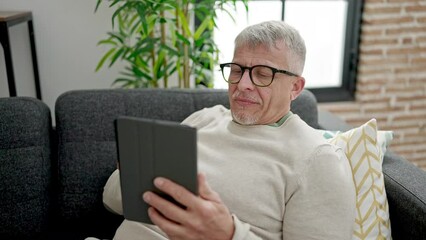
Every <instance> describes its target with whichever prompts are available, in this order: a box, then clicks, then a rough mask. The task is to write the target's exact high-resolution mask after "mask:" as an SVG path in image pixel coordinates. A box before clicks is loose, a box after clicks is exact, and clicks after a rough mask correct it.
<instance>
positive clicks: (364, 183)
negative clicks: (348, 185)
mask: <svg viewBox="0 0 426 240" xmlns="http://www.w3.org/2000/svg"><path fill="white" fill-rule="evenodd" d="M319 131H322V132H323V135H324V137H325V138H328V139H329V141H330V142H331V143H333V144H336V145H337V146H339V147H340V148H342V149H343V151H344V152H345V154H346V156H347V158H348V160H349V163H350V166H351V169H352V175H353V176H352V177H353V180H354V184H355V189H356V196H357V204H356V215H355V225H354V233H353V239H391V230H390V228H391V226H390V220H389V205H388V201H387V198H386V191H385V185H384V178H383V172H382V163H383V157H384V154H385V152H386V147H387V146H388V144H389V141H390V140H391V139H392V136H391V133H390V132H388V131H381V132H380V133H379V132H378V130H377V123H376V120H375V119H372V120H370V121H368V122H367V123H365V124H364V125H362V126H360V127H358V128H353V129H351V130H348V131H346V132H343V133H342V132H330V131H324V130H319Z"/></svg>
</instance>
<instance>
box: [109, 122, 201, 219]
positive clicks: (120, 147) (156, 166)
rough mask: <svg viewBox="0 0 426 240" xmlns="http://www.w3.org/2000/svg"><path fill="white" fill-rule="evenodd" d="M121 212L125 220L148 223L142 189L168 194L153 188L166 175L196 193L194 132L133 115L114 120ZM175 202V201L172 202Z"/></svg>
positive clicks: (191, 129) (175, 124)
mask: <svg viewBox="0 0 426 240" xmlns="http://www.w3.org/2000/svg"><path fill="white" fill-rule="evenodd" d="M115 130H116V141H117V151H118V162H119V166H120V180H121V195H122V203H123V214H124V217H125V218H126V219H128V220H132V221H139V222H144V223H150V224H152V222H151V220H150V219H149V217H148V207H149V206H148V204H146V203H145V202H144V201H143V200H142V194H143V193H144V192H145V191H154V192H156V193H158V194H160V195H161V196H163V197H164V198H166V199H168V200H170V201H172V202H173V201H174V200H173V199H172V198H171V197H170V196H167V195H166V194H164V193H162V192H160V191H159V190H158V189H156V188H155V187H154V184H153V180H154V178H155V177H158V176H162V177H166V178H168V179H170V180H172V181H174V182H176V183H178V184H180V185H182V186H184V187H185V188H186V189H188V190H189V191H191V192H192V193H194V194H197V189H198V187H197V132H196V129H195V128H192V127H189V126H185V125H181V124H179V123H177V122H170V121H162V120H152V119H146V118H135V117H124V116H123V117H119V118H118V119H117V120H116V121H115ZM175 203H176V202H175Z"/></svg>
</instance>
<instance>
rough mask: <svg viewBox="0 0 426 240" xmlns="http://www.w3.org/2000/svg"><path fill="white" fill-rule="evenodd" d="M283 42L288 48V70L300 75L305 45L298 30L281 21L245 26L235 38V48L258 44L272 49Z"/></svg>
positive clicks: (304, 55)
mask: <svg viewBox="0 0 426 240" xmlns="http://www.w3.org/2000/svg"><path fill="white" fill-rule="evenodd" d="M281 42H283V43H284V44H285V45H286V46H287V48H288V49H289V50H290V53H289V54H286V55H287V56H284V57H287V59H286V60H287V62H288V64H289V66H288V67H289V71H293V72H294V73H296V74H299V75H301V74H302V72H303V68H304V66H305V58H306V46H305V41H304V40H303V38H302V37H301V36H300V34H299V32H298V31H297V30H296V29H295V28H294V27H292V26H290V25H288V24H287V23H285V22H282V21H267V22H262V23H258V24H255V25H251V26H248V27H246V28H245V29H244V30H243V31H242V32H240V34H238V36H237V37H236V38H235V49H237V48H239V47H242V46H249V47H251V48H253V47H257V46H259V45H262V46H266V47H268V49H269V50H272V48H273V47H275V48H277V43H281Z"/></svg>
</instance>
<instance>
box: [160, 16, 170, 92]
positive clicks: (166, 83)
mask: <svg viewBox="0 0 426 240" xmlns="http://www.w3.org/2000/svg"><path fill="white" fill-rule="evenodd" d="M160 17H161V18H162V19H164V11H161V12H160ZM160 27H161V43H162V44H163V45H165V44H166V28H165V26H164V22H162V23H161V26H160ZM163 66H164V78H163V79H164V88H167V87H168V81H169V76H168V74H167V58H164V60H163Z"/></svg>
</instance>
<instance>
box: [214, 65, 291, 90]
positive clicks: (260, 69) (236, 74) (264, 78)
mask: <svg viewBox="0 0 426 240" xmlns="http://www.w3.org/2000/svg"><path fill="white" fill-rule="evenodd" d="M219 66H220V69H221V70H222V75H223V79H225V81H226V82H228V83H231V84H237V83H239V82H240V80H241V78H242V77H243V75H244V72H245V71H246V69H247V70H249V76H250V80H251V82H252V83H253V84H254V85H255V86H258V87H267V86H269V85H271V83H272V81H273V80H274V77H275V73H284V74H286V75H288V76H292V77H299V75H297V74H294V73H292V72H289V71H286V70H279V69H276V68H273V67H270V66H266V65H255V66H252V67H243V66H241V65H240V64H238V63H222V64H220V65H219Z"/></svg>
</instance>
